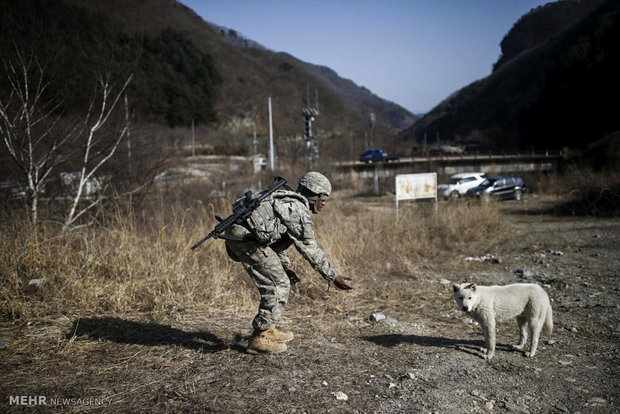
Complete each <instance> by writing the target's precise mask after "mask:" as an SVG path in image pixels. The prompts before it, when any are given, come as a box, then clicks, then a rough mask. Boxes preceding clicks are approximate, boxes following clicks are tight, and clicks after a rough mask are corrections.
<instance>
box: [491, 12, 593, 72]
mask: <svg viewBox="0 0 620 414" xmlns="http://www.w3.org/2000/svg"><path fill="white" fill-rule="evenodd" d="M603 2H604V0H585V1H559V2H555V3H548V4H545V5H543V6H539V7H536V8H535V9H532V10H531V11H530V12H529V13H526V14H524V15H523V16H522V17H521V18H520V19H519V20H518V21H517V22H516V23H515V24H514V26H513V27H512V28H511V29H510V31H509V32H508V33H507V34H506V36H504V38H503V39H502V42H501V43H500V47H501V50H502V55H501V56H500V58H499V59H498V60H497V62H496V63H495V64H494V65H493V71H496V70H498V69H499V68H501V67H502V66H503V65H504V64H505V63H506V62H508V61H509V60H511V59H513V58H515V57H517V56H519V55H520V54H521V53H522V52H526V51H527V50H529V49H532V48H534V47H537V46H539V45H541V44H544V43H545V42H547V41H548V40H549V39H550V38H552V37H556V36H558V35H561V34H562V33H564V32H565V31H566V30H567V29H569V28H570V27H571V26H573V25H574V24H576V23H578V22H579V21H580V20H581V19H583V17H584V16H586V15H587V14H589V13H591V12H592V11H594V10H595V9H596V8H597V7H599V6H600V5H601V4H602V3H603Z"/></svg>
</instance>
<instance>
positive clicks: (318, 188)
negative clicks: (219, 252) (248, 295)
mask: <svg viewBox="0 0 620 414" xmlns="http://www.w3.org/2000/svg"><path fill="white" fill-rule="evenodd" d="M331 189H332V188H331V184H330V182H329V180H328V179H327V178H326V177H325V176H324V175H323V174H320V173H318V172H309V173H307V174H305V175H304V176H303V177H301V179H300V180H299V186H298V188H297V191H296V192H294V191H289V190H278V191H276V192H274V193H273V194H272V195H271V196H269V197H267V198H266V199H265V200H263V201H262V202H261V203H260V205H259V206H258V207H257V208H256V209H255V210H254V211H253V212H252V215H251V216H250V217H249V218H248V219H247V220H246V222H245V223H244V224H243V225H238V224H235V225H233V226H232V227H231V228H230V229H229V230H228V231H227V232H226V234H227V235H228V236H232V238H236V239H242V240H231V239H227V240H226V250H227V252H228V254H229V256H230V257H231V258H232V259H233V260H235V261H238V262H241V264H242V265H243V267H244V268H245V270H246V271H247V272H248V273H249V275H250V277H251V278H252V280H253V281H254V283H255V284H256V287H257V288H258V291H259V293H260V295H261V300H260V306H259V309H258V314H257V315H256V316H255V317H254V320H253V321H252V327H253V328H254V333H253V334H252V338H251V339H250V343H249V347H248V349H249V350H250V351H259V352H266V353H278V352H283V351H286V342H288V341H290V340H292V339H293V333H292V332H283V331H280V330H278V329H276V323H277V322H278V320H279V319H280V316H281V315H282V311H283V310H284V306H285V305H286V301H287V299H288V295H289V291H290V289H291V283H292V284H295V283H297V282H298V281H299V278H298V277H297V275H296V274H295V272H294V271H293V270H292V269H291V261H290V259H289V257H288V255H287V254H286V249H288V248H289V247H290V246H291V245H294V246H295V248H296V249H297V251H299V253H301V255H302V256H303V257H304V258H305V259H306V260H307V261H308V262H309V263H310V264H311V265H312V267H313V268H314V269H315V270H316V271H318V272H319V273H320V274H321V276H323V278H325V280H327V281H329V282H333V283H334V286H336V288H338V289H341V290H349V289H352V286H350V285H349V284H348V283H347V280H349V278H344V277H342V276H337V275H336V271H335V270H334V268H333V267H332V265H331V264H330V263H329V261H328V260H327V257H325V253H323V251H322V250H321V249H320V248H319V246H318V245H317V242H316V240H315V239H314V231H313V229H312V220H311V219H310V214H309V212H310V211H312V213H314V214H318V212H319V211H321V210H322V209H323V207H324V206H325V201H326V200H327V198H328V197H329V195H330V194H331Z"/></svg>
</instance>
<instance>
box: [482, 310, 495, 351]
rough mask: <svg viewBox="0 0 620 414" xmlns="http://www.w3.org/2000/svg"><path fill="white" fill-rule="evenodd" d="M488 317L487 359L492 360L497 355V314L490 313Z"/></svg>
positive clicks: (486, 326)
mask: <svg viewBox="0 0 620 414" xmlns="http://www.w3.org/2000/svg"><path fill="white" fill-rule="evenodd" d="M487 317H488V319H487V320H486V323H485V335H484V338H485V342H486V345H487V355H486V359H487V360H489V361H490V360H491V359H492V358H493V356H494V355H495V315H494V314H490V315H487Z"/></svg>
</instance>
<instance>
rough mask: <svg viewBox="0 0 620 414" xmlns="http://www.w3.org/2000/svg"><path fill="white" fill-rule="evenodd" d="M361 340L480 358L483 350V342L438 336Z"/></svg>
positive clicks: (397, 335) (498, 347)
mask: <svg viewBox="0 0 620 414" xmlns="http://www.w3.org/2000/svg"><path fill="white" fill-rule="evenodd" d="M361 338H362V339H363V340H365V341H368V342H373V343H374V344H376V345H380V346H384V347H386V348H392V347H395V346H398V345H402V344H415V345H420V346H431V347H437V348H454V349H458V350H459V351H463V352H466V353H468V354H471V355H475V356H478V357H481V356H482V354H481V349H483V348H484V346H485V344H484V340H471V339H453V338H444V337H440V336H422V335H399V334H389V335H375V336H362V337H361ZM495 348H496V349H505V350H508V349H511V347H509V346H507V345H503V344H497V345H496V346H495Z"/></svg>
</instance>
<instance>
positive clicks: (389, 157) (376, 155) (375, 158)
mask: <svg viewBox="0 0 620 414" xmlns="http://www.w3.org/2000/svg"><path fill="white" fill-rule="evenodd" d="M398 160H399V157H398V155H395V154H387V153H385V152H384V151H383V150H382V149H380V148H377V149H370V150H368V151H365V152H364V153H363V154H362V156H361V157H360V161H362V162H379V161H388V162H389V161H398Z"/></svg>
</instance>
